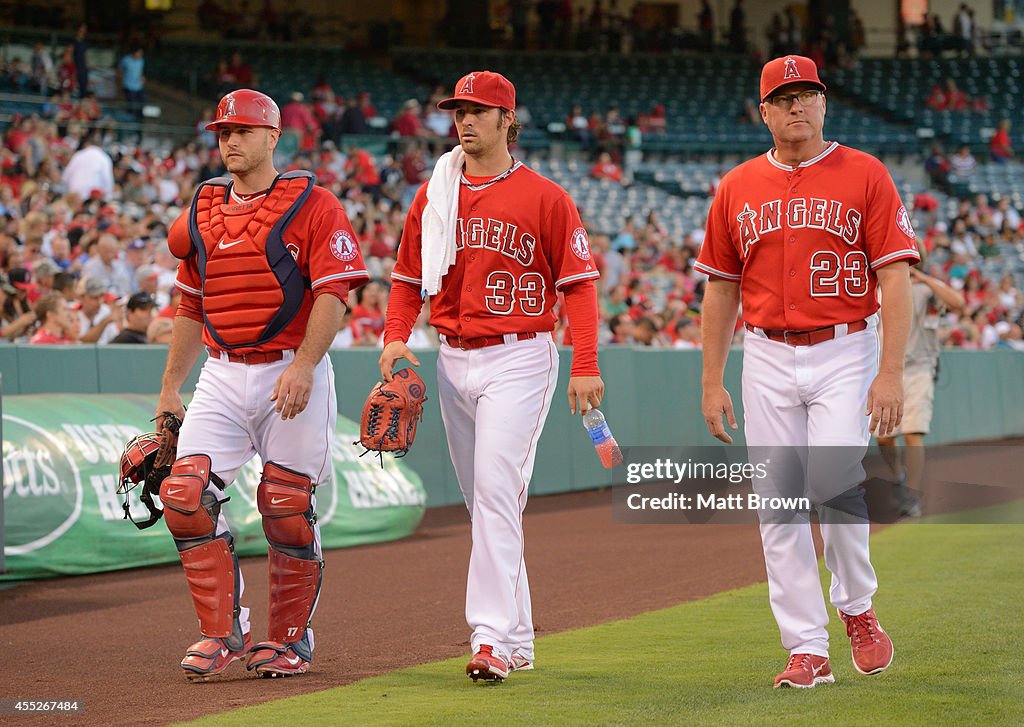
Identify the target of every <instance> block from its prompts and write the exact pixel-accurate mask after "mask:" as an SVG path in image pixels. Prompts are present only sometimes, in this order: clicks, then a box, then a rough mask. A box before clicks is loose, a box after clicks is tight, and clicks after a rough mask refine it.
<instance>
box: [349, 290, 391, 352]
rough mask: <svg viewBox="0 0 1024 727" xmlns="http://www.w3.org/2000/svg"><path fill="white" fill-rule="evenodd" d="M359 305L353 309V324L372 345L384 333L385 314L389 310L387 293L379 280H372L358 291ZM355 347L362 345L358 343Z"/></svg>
mask: <svg viewBox="0 0 1024 727" xmlns="http://www.w3.org/2000/svg"><path fill="white" fill-rule="evenodd" d="M356 300H357V305H356V307H355V308H353V309H352V324H353V326H354V328H355V329H356V330H358V331H360V333H361V337H362V338H363V339H364V340H365V341H369V342H370V345H376V343H377V339H378V338H380V336H381V334H382V333H384V312H385V311H386V310H387V302H388V301H387V293H386V291H385V288H384V286H383V285H381V283H380V281H378V280H371V281H370V282H369V283H367V284H366V285H364V286H363V287H362V288H360V289H359V290H357V291H356ZM355 345H357V346H358V345H360V343H358V342H357V343H356V344H355Z"/></svg>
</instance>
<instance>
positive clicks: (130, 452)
mask: <svg viewBox="0 0 1024 727" xmlns="http://www.w3.org/2000/svg"><path fill="white" fill-rule="evenodd" d="M159 449H160V435H159V434H157V433H156V432H150V433H148V434H140V435H139V436H137V437H135V438H134V439H132V440H131V441H130V442H128V444H126V445H125V448H124V453H122V454H121V480H120V484H118V486H117V494H119V495H124V504H123V505H122V507H123V508H124V517H125V519H126V520H131V521H132V522H133V523H135V527H137V528H138V529H139V530H142V529H144V528H148V527H150V526H151V525H154V524H156V522H157V520H159V519H160V518H161V517H163V514H164V511H163V510H162V509H160V508H158V507H157V506H156V503H155V502H153V496H154V495H157V496H159V494H160V483H161V482H163V481H164V478H165V477H167V475H169V474H170V472H171V468H170V466H167V467H161V468H159V469H157V468H155V467H154V466H153V462H154V460H155V459H156V455H157V452H158V451H159ZM140 484H142V485H143V487H142V492H140V493H139V499H140V500H141V501H142V504H143V505H145V506H146V508H147V509H148V510H149V512H150V516H149V518H148V519H146V520H143V521H141V522H136V520H135V518H133V517H132V516H131V512H130V501H131V496H130V495H129V493H130V492H131V491H132V490H134V489H135V488H136V487H138V486H139V485H140Z"/></svg>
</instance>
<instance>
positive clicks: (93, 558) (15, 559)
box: [0, 394, 426, 580]
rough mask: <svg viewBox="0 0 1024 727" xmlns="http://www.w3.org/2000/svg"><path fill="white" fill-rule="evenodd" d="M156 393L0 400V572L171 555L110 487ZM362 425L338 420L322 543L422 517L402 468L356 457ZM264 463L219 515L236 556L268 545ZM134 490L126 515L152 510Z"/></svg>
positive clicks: (159, 532) (374, 537)
mask: <svg viewBox="0 0 1024 727" xmlns="http://www.w3.org/2000/svg"><path fill="white" fill-rule="evenodd" d="M155 408H156V397H155V396H142V395H130V394H127V395H110V394H106V395H87V394H38V395H28V396H10V397H5V398H4V402H3V493H4V504H5V508H4V510H5V516H6V517H5V523H4V526H5V529H4V539H3V543H4V553H5V555H6V572H5V573H3V574H0V580H20V579H28V578H41V577H47V576H56V575H75V574H83V573H96V572H100V571H109V570H118V569H122V568H134V567H137V566H146V565H154V564H158V563H170V562H177V560H178V555H177V551H176V549H175V547H174V543H173V541H172V540H171V536H170V534H169V533H168V532H167V528H166V526H165V525H164V524H163V523H162V522H161V523H157V524H156V525H154V526H153V527H151V528H148V529H146V530H139V529H138V528H136V527H135V526H134V525H133V524H132V523H131V522H129V521H128V520H125V519H124V508H123V506H122V502H123V496H120V495H118V494H117V492H116V490H117V485H118V473H119V466H120V461H121V453H122V451H123V450H124V446H125V443H126V442H127V441H128V440H129V439H131V438H132V437H134V436H135V435H137V434H140V433H142V432H145V431H152V428H153V426H154V425H152V424H150V423H149V420H150V418H151V417H152V416H153V411H154V410H155ZM358 437H359V426H358V425H357V424H356V423H354V422H352V421H350V420H348V419H344V418H343V417H341V416H339V417H338V424H337V428H336V431H335V435H334V447H333V453H332V454H333V460H334V479H333V482H331V483H330V484H322V485H321V486H320V487H319V488H317V492H316V498H317V521H318V523H319V525H320V532H321V537H322V541H323V547H324V548H325V549H327V548H344V547H348V546H352V545H361V544H364V543H376V542H382V541H386V540H394V539H396V538H401V537H404V536H406V535H409V534H410V533H412V532H413V530H414V529H415V528H416V525H417V524H418V523H419V521H420V519H421V518H422V516H423V512H424V507H425V502H426V493H425V492H424V489H423V485H422V482H421V481H420V478H419V477H418V476H417V475H416V473H415V472H413V471H412V470H411V469H410V468H409V467H407V466H405V465H404V464H402V463H401V461H400V460H398V461H396V460H395V459H394V458H391V457H388V456H385V457H384V460H383V467H381V462H380V460H378V459H377V458H376V457H372V456H370V455H367V456H365V457H362V458H360V456H359V455H360V454H361V453H362V451H363V450H362V447H360V446H359V445H353V444H352V442H353V441H355V440H356V439H358ZM262 468H263V464H262V463H261V462H260V461H259V459H258V458H254V459H253V460H252V461H250V462H249V463H248V464H247V465H246V466H245V467H243V468H242V470H241V471H240V472H239V473H238V477H237V478H236V479H235V482H234V483H232V484H231V485H230V486H229V487H228V489H227V494H228V495H229V497H230V502H228V503H226V504H225V506H224V508H223V510H222V512H223V513H224V515H225V517H226V518H227V520H228V523H229V524H230V526H231V530H232V533H233V534H234V536H235V547H236V550H237V552H238V554H239V555H259V554H262V553H265V552H266V549H267V542H266V539H265V538H264V535H263V526H262V523H261V519H260V514H259V511H258V510H257V508H256V487H257V485H258V484H259V478H260V472H261V470H262ZM140 489H141V488H136V489H135V490H134V491H133V492H132V493H131V496H130V497H131V499H130V501H129V504H130V509H131V515H132V517H133V518H134V519H135V520H138V521H142V520H145V519H146V518H147V517H148V516H149V512H148V510H147V509H146V507H145V506H144V505H143V504H142V502H140V501H139V499H138V495H139V490H140Z"/></svg>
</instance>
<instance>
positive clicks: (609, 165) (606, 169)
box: [590, 151, 622, 184]
mask: <svg viewBox="0 0 1024 727" xmlns="http://www.w3.org/2000/svg"><path fill="white" fill-rule="evenodd" d="M590 176H591V177H593V178H594V179H607V180H608V181H610V182H618V183H619V184H621V183H622V168H621V167H619V165H618V164H616V163H615V162H613V161H612V155H611V154H609V153H608V152H606V151H603V152H601V154H600V155H599V156H598V157H597V162H596V163H595V164H594V166H592V167H591V168H590Z"/></svg>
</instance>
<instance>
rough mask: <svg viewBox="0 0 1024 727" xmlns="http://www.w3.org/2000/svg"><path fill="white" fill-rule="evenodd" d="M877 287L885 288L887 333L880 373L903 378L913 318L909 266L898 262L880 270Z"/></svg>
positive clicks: (883, 294) (884, 300)
mask: <svg viewBox="0 0 1024 727" xmlns="http://www.w3.org/2000/svg"><path fill="white" fill-rule="evenodd" d="M878 284H879V287H881V289H882V329H883V330H884V331H885V335H884V336H882V358H881V361H880V363H879V371H881V372H883V373H890V374H900V375H902V374H903V357H904V355H905V354H906V351H907V339H908V338H909V336H910V322H911V318H912V316H913V302H912V297H911V292H910V273H909V272H908V266H907V263H905V262H896V263H893V264H891V265H886V266H885V267H884V268H882V269H881V270H879V271H878Z"/></svg>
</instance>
